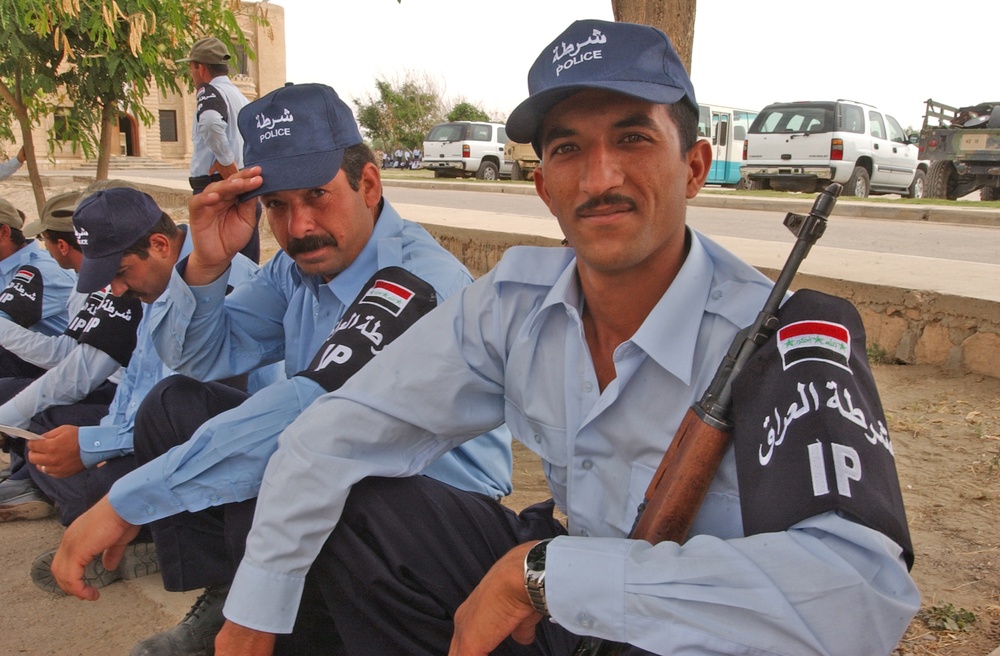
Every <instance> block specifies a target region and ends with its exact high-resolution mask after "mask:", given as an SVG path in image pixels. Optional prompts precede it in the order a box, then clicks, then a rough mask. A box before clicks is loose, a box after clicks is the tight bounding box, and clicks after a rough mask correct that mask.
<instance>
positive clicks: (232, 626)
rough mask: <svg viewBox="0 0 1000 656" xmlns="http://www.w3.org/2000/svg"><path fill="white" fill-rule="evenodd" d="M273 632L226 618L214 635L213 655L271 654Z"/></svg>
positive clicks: (250, 655)
mask: <svg viewBox="0 0 1000 656" xmlns="http://www.w3.org/2000/svg"><path fill="white" fill-rule="evenodd" d="M274 639H275V638H274V634H273V633H264V632H263V631H255V630H253V629H248V628H247V627H245V626H241V625H239V624H236V623H235V622H230V621H229V620H226V623H225V624H224V625H223V626H222V630H221V631H219V634H218V635H216V636H215V656H271V653H273V652H274Z"/></svg>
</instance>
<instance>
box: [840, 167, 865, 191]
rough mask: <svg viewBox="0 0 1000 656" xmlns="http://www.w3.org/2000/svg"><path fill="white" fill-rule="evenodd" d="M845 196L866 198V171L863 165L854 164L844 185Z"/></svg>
mask: <svg viewBox="0 0 1000 656" xmlns="http://www.w3.org/2000/svg"><path fill="white" fill-rule="evenodd" d="M844 195H845V196H854V197H855V198H868V171H866V170H865V168H864V167H863V166H855V167H854V173H852V174H851V179H850V180H848V181H847V184H846V185H845V186H844Z"/></svg>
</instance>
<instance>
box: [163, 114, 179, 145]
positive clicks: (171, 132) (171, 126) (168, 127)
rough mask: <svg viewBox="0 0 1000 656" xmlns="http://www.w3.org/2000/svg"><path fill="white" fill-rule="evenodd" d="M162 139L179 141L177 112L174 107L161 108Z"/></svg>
mask: <svg viewBox="0 0 1000 656" xmlns="http://www.w3.org/2000/svg"><path fill="white" fill-rule="evenodd" d="M160 141H164V142H166V141H170V142H176V141H177V112H176V111H175V110H173V109H161V110H160Z"/></svg>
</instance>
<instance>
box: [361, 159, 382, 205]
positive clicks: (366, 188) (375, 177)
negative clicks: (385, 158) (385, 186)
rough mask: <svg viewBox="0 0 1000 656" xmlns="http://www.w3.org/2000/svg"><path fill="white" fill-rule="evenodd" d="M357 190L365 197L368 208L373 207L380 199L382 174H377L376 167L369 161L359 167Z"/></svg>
mask: <svg viewBox="0 0 1000 656" xmlns="http://www.w3.org/2000/svg"><path fill="white" fill-rule="evenodd" d="M358 192H359V193H360V194H361V196H362V197H363V198H364V199H365V207H367V208H369V209H374V208H375V206H377V205H378V202H379V201H380V200H382V176H381V175H380V174H379V171H378V167H377V166H375V165H374V164H372V163H371V162H366V163H365V165H364V168H362V169H361V180H360V181H359V183H358Z"/></svg>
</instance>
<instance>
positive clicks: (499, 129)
mask: <svg viewBox="0 0 1000 656" xmlns="http://www.w3.org/2000/svg"><path fill="white" fill-rule="evenodd" d="M506 143H507V128H506V126H504V125H503V124H501V123H478V122H474V121H454V122H452V123H441V124H439V125H435V126H434V127H433V128H431V131H430V132H429V133H428V134H427V138H426V139H425V140H424V158H423V162H422V166H423V168H425V169H431V170H432V171H434V177H435V178H459V177H471V176H473V175H475V176H476V177H477V178H479V179H480V180H496V179H498V178H500V177H501V176H503V177H506V178H509V177H510V171H511V163H510V162H508V161H506V160H505V159H504V156H503V147H504V145H505V144H506Z"/></svg>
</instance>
